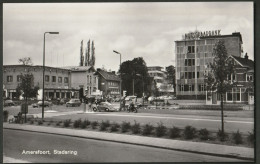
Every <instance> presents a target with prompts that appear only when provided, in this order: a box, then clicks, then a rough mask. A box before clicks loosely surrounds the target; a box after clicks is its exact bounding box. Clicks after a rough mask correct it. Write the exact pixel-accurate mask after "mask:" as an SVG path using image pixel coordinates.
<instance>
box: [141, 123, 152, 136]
mask: <svg viewBox="0 0 260 164" xmlns="http://www.w3.org/2000/svg"><path fill="white" fill-rule="evenodd" d="M153 129H154V127H153V125H150V124H145V125H144V127H143V131H142V135H145V136H146V135H150V134H152V131H153Z"/></svg>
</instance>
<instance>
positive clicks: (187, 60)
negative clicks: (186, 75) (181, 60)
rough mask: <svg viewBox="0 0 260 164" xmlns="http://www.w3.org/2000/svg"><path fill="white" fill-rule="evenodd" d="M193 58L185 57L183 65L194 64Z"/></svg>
mask: <svg viewBox="0 0 260 164" xmlns="http://www.w3.org/2000/svg"><path fill="white" fill-rule="evenodd" d="M194 65H195V59H185V66H194Z"/></svg>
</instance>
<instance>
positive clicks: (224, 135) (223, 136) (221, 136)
mask: <svg viewBox="0 0 260 164" xmlns="http://www.w3.org/2000/svg"><path fill="white" fill-rule="evenodd" d="M217 137H218V138H219V140H220V141H222V142H223V141H226V140H227V139H228V134H227V133H225V132H222V130H220V129H219V130H218V132H217Z"/></svg>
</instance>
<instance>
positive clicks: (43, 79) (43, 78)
mask: <svg viewBox="0 0 260 164" xmlns="http://www.w3.org/2000/svg"><path fill="white" fill-rule="evenodd" d="M46 34H59V32H45V33H44V37H43V38H44V39H43V65H42V66H43V71H42V81H43V82H42V119H43V118H44V81H45V35H46Z"/></svg>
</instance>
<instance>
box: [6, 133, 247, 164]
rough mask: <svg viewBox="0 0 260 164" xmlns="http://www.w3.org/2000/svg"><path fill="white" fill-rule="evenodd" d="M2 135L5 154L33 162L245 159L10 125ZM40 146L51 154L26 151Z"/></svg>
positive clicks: (214, 160) (236, 160)
mask: <svg viewBox="0 0 260 164" xmlns="http://www.w3.org/2000/svg"><path fill="white" fill-rule="evenodd" d="M3 137H4V141H3V155H4V157H5V156H6V157H11V158H14V159H21V160H25V161H29V162H33V163H52V162H55V163H76V162H85V163H86V162H242V160H238V159H232V158H223V157H215V156H208V155H201V154H196V153H186V152H180V151H173V150H165V149H158V148H151V147H146V146H136V145H130V144H121V143H114V142H106V141H97V140H90V139H83V138H77V137H67V136H61V135H53V134H43V133H35V132H26V131H17V130H8V129H4V130H3ZM38 150H39V151H42V152H43V151H44V152H45V153H49V154H41V155H40V154H37V155H36V154H25V152H26V151H38ZM55 150H58V151H62V150H65V151H70V152H69V154H63V155H61V154H54V152H55ZM56 152H57V151H56Z"/></svg>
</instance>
